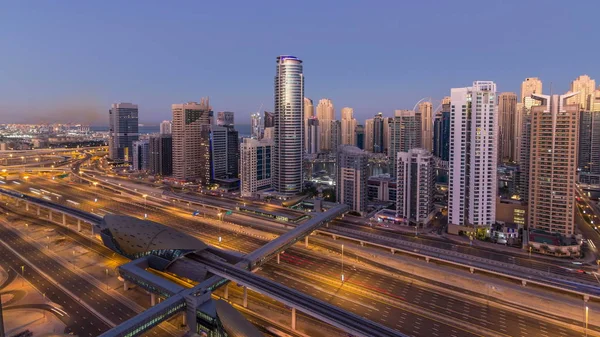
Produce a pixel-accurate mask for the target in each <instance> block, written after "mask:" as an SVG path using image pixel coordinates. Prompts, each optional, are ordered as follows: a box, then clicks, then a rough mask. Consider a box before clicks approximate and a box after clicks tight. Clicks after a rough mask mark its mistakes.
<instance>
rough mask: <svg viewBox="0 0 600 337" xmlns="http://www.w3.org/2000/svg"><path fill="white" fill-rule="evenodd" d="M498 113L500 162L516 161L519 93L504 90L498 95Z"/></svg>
mask: <svg viewBox="0 0 600 337" xmlns="http://www.w3.org/2000/svg"><path fill="white" fill-rule="evenodd" d="M498 115H499V117H500V133H499V136H500V141H499V142H498V162H499V163H500V162H515V161H517V158H518V155H517V154H516V153H515V150H516V146H515V141H516V132H515V131H516V126H517V94H515V93H514V92H503V93H501V94H500V95H498Z"/></svg>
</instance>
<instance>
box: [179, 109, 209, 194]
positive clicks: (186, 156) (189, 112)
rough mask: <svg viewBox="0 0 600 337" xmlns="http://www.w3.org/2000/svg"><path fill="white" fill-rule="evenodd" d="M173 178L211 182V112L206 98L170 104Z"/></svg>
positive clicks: (182, 180) (185, 180) (183, 180)
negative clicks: (171, 114)
mask: <svg viewBox="0 0 600 337" xmlns="http://www.w3.org/2000/svg"><path fill="white" fill-rule="evenodd" d="M171 110H172V112H173V177H174V178H175V179H177V180H179V181H181V182H199V183H200V184H202V185H206V184H209V183H210V180H211V168H210V166H211V160H210V127H211V124H212V118H213V111H212V110H211V108H210V104H209V101H208V99H202V100H201V101H200V103H196V102H189V103H185V104H173V105H172V106H171Z"/></svg>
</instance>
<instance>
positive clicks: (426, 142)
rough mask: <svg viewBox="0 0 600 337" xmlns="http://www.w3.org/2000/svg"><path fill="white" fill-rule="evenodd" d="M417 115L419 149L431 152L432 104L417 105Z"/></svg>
mask: <svg viewBox="0 0 600 337" xmlns="http://www.w3.org/2000/svg"><path fill="white" fill-rule="evenodd" d="M419 114H420V116H421V123H420V124H421V147H422V148H424V149H425V150H427V151H429V152H432V151H433V104H431V102H422V103H420V104H419Z"/></svg>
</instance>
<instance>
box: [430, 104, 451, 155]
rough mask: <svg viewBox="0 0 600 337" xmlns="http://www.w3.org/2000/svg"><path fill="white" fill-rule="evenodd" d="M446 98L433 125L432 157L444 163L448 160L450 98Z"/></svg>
mask: <svg viewBox="0 0 600 337" xmlns="http://www.w3.org/2000/svg"><path fill="white" fill-rule="evenodd" d="M447 98H448V99H447V100H445V99H444V102H445V103H442V111H440V112H439V113H438V115H437V116H436V117H435V122H434V125H433V155H434V156H436V157H438V158H440V159H441V160H443V161H446V162H447V161H448V160H450V97H447Z"/></svg>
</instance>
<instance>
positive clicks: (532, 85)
mask: <svg viewBox="0 0 600 337" xmlns="http://www.w3.org/2000/svg"><path fill="white" fill-rule="evenodd" d="M541 93H542V81H541V80H540V79H539V78H537V77H527V78H526V79H525V81H523V83H521V97H520V98H519V101H520V102H523V103H524V102H525V97H531V95H532V94H541Z"/></svg>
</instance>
